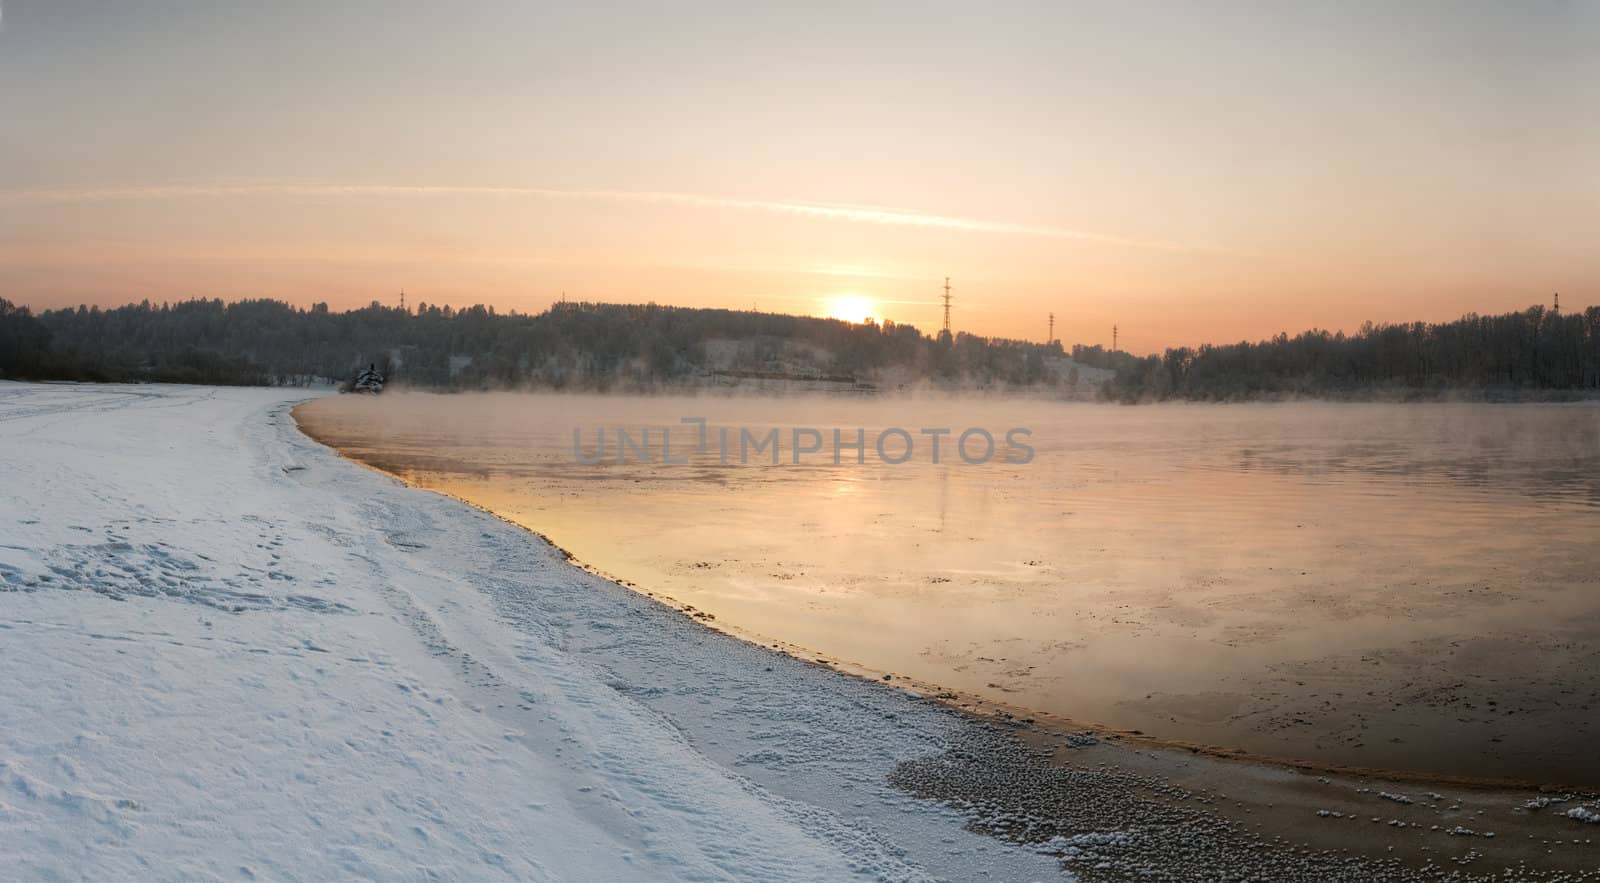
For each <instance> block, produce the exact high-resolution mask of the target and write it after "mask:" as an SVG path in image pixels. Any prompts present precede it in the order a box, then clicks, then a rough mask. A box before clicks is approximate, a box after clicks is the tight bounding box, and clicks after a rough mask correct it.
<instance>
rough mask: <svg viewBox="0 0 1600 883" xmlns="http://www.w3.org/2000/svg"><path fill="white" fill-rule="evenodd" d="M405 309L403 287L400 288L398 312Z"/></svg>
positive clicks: (404, 291)
mask: <svg viewBox="0 0 1600 883" xmlns="http://www.w3.org/2000/svg"><path fill="white" fill-rule="evenodd" d="M405 311H406V290H405V289H404V288H402V289H400V312H402V313H403V312H405Z"/></svg>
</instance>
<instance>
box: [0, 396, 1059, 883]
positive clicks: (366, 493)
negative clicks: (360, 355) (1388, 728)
mask: <svg viewBox="0 0 1600 883" xmlns="http://www.w3.org/2000/svg"><path fill="white" fill-rule="evenodd" d="M302 395H303V393H297V392H294V391H288V392H285V391H276V390H259V389H238V390H236V389H226V390H223V389H211V388H194V387H169V386H143V387H139V386H131V387H130V386H110V387H107V386H72V385H25V384H15V383H3V384H0V476H3V489H0V860H3V861H4V862H5V863H6V865H7V871H6V872H5V874H4V875H5V876H9V875H10V874H11V873H17V874H19V876H20V877H21V878H25V879H36V878H47V879H48V878H61V879H79V878H87V879H179V878H181V879H213V878H214V879H241V878H242V879H251V878H262V879H345V878H379V879H413V878H424V877H426V878H430V879H431V878H443V879H462V878H471V879H485V878H496V877H500V878H512V879H629V878H656V879H659V878H681V879H839V878H851V877H865V878H888V879H917V878H923V877H929V876H939V877H950V878H963V879H966V878H972V877H974V876H976V875H978V874H980V873H985V872H987V873H992V874H993V875H994V876H995V877H996V878H1003V879H1027V878H1045V877H1055V876H1056V875H1057V874H1058V873H1059V872H1058V871H1057V869H1056V863H1055V860H1054V859H1052V858H1050V857H1048V856H1043V855H1040V854H1038V853H1037V852H1035V851H1033V850H1029V849H1025V848H1021V847H1016V846H1011V845H1008V844H1005V843H1003V842H1001V841H998V840H994V839H990V838H987V837H983V836H979V835H977V834H973V833H970V832H967V831H965V830H963V823H964V819H963V817H961V816H959V815H957V814H955V813H953V812H951V811H949V810H945V809H941V808H939V807H938V805H936V804H934V803H931V802H927V801H919V800H916V799H913V798H911V797H909V796H907V795H906V794H904V793H903V792H901V791H897V790H895V789H894V788H892V787H891V786H889V785H888V784H887V782H886V779H887V776H888V773H889V772H890V771H891V770H892V769H893V768H894V766H895V765H896V764H897V763H899V762H900V761H903V760H906V759H909V758H912V757H916V756H921V755H927V754H930V753H934V752H937V751H938V750H940V748H941V745H940V744H939V743H940V742H941V739H942V736H943V734H944V733H946V731H947V730H948V729H949V728H950V727H951V726H952V724H951V717H950V716H949V715H947V714H945V713H943V712H941V711H939V710H937V709H934V708H930V707H928V706H926V705H925V704H923V703H919V702H917V701H914V700H912V699H910V698H909V697H904V698H902V697H898V696H896V695H895V694H894V693H893V692H892V691H888V690H883V689H878V688H875V687H873V686H872V685H869V684H864V683H858V682H855V681H852V680H851V679H849V678H846V677H842V676H839V675H837V674H834V673H832V672H828V671H824V670H819V669H816V668H814V667H811V666H807V665H805V664H803V663H800V662H798V661H794V660H788V659H786V658H784V657H781V656H778V655H777V654H773V653H770V652H769V651H764V650H761V649H760V648H756V647H751V646H749V645H745V644H742V643H740V642H738V641H735V640H733V639H731V638H728V637H726V636H723V635H719V634H716V633H713V632H710V631H709V630H705V629H702V628H700V627H698V626H696V625H695V624H694V623H692V622H690V621H688V620H687V619H686V618H685V617H682V616H681V615H679V614H676V613H674V612H672V611H670V610H667V609H666V608H664V607H661V606H659V605H656V604H655V603H654V602H652V601H650V600H648V599H646V598H642V597H640V596H638V595H636V594H634V593H631V592H628V591H626V590H624V589H621V588H620V587H617V586H614V585H612V584H610V583H607V582H605V581H604V580H601V579H599V578H597V577H593V576H590V575H589V574H586V573H583V572H582V571H580V570H578V569H576V568H574V567H572V566H570V565H569V564H567V563H566V562H565V561H564V560H563V559H562V556H561V555H560V553H559V552H557V551H556V550H554V549H551V548H550V547H548V546H545V545H543V544H541V543H538V542H535V541H532V539H531V538H530V537H529V536H528V535H527V534H526V533H525V532H523V531H521V530H519V529H517V528H515V527H513V526H511V525H508V524H505V523H503V522H501V521H499V520H498V519H495V518H493V517H491V516H489V515H487V514H484V513H481V512H478V511H476V510H474V509H471V508H470V507H467V506H465V505H462V504H460V503H457V502H455V501H452V500H449V499H446V498H443V497H439V496H437V495H434V494H430V493H427V492H423V491H417V490H412V489H409V488H406V487H404V486H403V485H401V484H400V483H398V482H395V481H393V480H391V479H389V478H386V477H384V476H382V475H379V474H377V473H375V472H372V471H370V470H367V469H363V468H361V467H359V466H356V465H354V464H352V463H349V462H348V461H344V460H341V459H340V458H339V457H337V456H336V455H335V454H334V453H333V452H331V451H329V450H327V449H326V448H323V447H322V446H320V445H317V444H315V443H313V442H311V441H310V440H308V439H306V438H305V437H304V436H302V435H300V434H299V432H298V431H297V430H296V428H295V427H294V425H293V421H292V420H291V419H290V417H289V416H288V409H289V406H290V404H291V403H292V401H293V399H294V398H295V397H297V396H302Z"/></svg>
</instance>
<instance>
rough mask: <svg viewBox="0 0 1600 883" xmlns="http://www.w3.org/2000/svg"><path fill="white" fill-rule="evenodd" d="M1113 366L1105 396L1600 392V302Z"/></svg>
mask: <svg viewBox="0 0 1600 883" xmlns="http://www.w3.org/2000/svg"><path fill="white" fill-rule="evenodd" d="M1074 355H1075V356H1076V355H1078V354H1077V352H1076V350H1075V351H1074ZM1082 360H1083V361H1089V360H1088V359H1082ZM1089 363H1090V364H1094V362H1089ZM1107 367H1115V369H1116V372H1117V373H1116V376H1115V378H1114V379H1113V380H1112V381H1111V382H1110V383H1109V384H1108V385H1107V386H1106V387H1105V390H1104V391H1105V394H1106V395H1107V396H1108V397H1110V398H1115V399H1119V400H1122V401H1142V400H1152V399H1153V400H1160V399H1168V398H1179V399H1194V400H1232V399H1248V398H1256V397H1262V396H1269V397H1283V396H1318V397H1324V398H1357V397H1361V398H1365V397H1373V396H1384V397H1394V398H1437V397H1441V396H1445V395H1459V394H1462V393H1469V394H1476V395H1479V396H1482V397H1488V398H1521V397H1533V398H1567V397H1577V396H1586V395H1587V396H1592V395H1595V394H1597V393H1600V307H1590V308H1588V309H1587V310H1586V311H1584V312H1582V313H1566V314H1563V313H1558V312H1556V311H1554V310H1547V309H1545V308H1544V307H1542V306H1534V307H1529V308H1528V309H1526V310H1523V311H1521V312H1515V313H1506V314H1504V315H1499V316H1479V315H1477V314H1476V313H1473V314H1469V315H1467V316H1464V317H1462V318H1461V319H1458V320H1456V321H1454V322H1444V323H1439V324H1427V323H1423V322H1414V323H1411V324H1407V325H1373V324H1372V323H1370V322H1368V323H1366V324H1365V325H1363V326H1362V327H1361V329H1360V331H1358V332H1357V333H1355V334H1353V335H1349V336H1346V335H1345V334H1343V333H1331V334H1330V333H1329V332H1327V331H1307V332H1305V333H1303V334H1300V335H1298V336H1296V337H1293V338H1291V337H1289V336H1288V335H1287V334H1279V335H1278V336H1277V337H1274V338H1272V339H1270V340H1263V341H1260V342H1257V343H1248V342H1241V343H1235V344H1227V345H1222V346H1213V345H1209V344H1208V345H1204V346H1200V347H1196V348H1189V347H1177V348H1174V349H1169V350H1167V351H1166V352H1165V353H1164V354H1162V355H1159V356H1147V357H1144V358H1139V359H1132V360H1131V361H1126V362H1124V363H1122V364H1119V365H1115V366H1109V365H1108V366H1107Z"/></svg>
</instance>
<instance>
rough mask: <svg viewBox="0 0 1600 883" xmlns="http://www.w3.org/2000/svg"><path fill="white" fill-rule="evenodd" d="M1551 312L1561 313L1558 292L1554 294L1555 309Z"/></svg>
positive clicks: (1559, 293)
mask: <svg viewBox="0 0 1600 883" xmlns="http://www.w3.org/2000/svg"><path fill="white" fill-rule="evenodd" d="M1551 312H1555V313H1559V312H1561V292H1559V291H1558V292H1556V306H1555V309H1554V310H1552V311H1551Z"/></svg>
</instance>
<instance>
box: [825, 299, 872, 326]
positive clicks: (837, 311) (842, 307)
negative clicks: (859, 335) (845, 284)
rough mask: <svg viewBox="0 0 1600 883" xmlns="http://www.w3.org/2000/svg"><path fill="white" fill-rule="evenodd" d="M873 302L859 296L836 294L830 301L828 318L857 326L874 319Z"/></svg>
mask: <svg viewBox="0 0 1600 883" xmlns="http://www.w3.org/2000/svg"><path fill="white" fill-rule="evenodd" d="M873 312H874V307H873V303H872V301H870V300H868V299H867V298H864V297H862V296H861V295H859V294H836V295H834V296H833V297H832V298H829V300H828V313H827V314H828V318H830V319H840V320H842V321H845V322H851V323H854V324H856V325H860V324H861V323H863V322H865V321H867V320H868V319H870V318H872V314H873Z"/></svg>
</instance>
